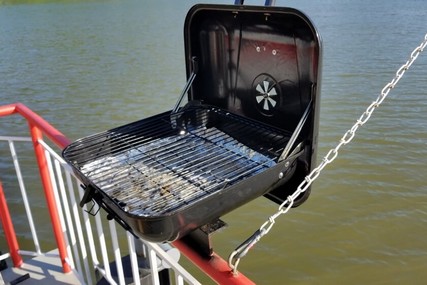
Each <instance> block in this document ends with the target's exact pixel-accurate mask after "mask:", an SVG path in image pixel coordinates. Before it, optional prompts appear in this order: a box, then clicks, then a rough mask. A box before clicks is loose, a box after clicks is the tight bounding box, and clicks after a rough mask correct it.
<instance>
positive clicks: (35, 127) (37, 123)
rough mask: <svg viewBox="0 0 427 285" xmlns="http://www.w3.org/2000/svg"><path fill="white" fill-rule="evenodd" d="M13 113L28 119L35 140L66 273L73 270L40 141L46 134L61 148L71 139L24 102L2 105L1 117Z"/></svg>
mask: <svg viewBox="0 0 427 285" xmlns="http://www.w3.org/2000/svg"><path fill="white" fill-rule="evenodd" d="M13 114H20V115H21V116H22V117H24V118H25V119H26V120H27V122H28V124H29V129H30V134H31V140H32V142H33V146H34V151H35V154H36V159H37V164H38V168H39V172H40V177H41V181H42V184H43V190H44V194H45V198H46V203H47V206H48V211H49V216H50V219H51V222H52V227H53V233H54V236H55V241H56V245H57V247H58V251H59V256H60V258H61V264H62V269H63V271H64V273H68V272H71V267H70V265H69V264H68V263H67V257H68V256H67V245H66V242H65V238H64V233H63V231H62V227H61V222H60V218H59V213H58V207H57V205H56V202H55V194H54V191H53V187H52V183H51V177H50V174H49V170H48V168H47V161H46V155H45V152H44V149H43V146H42V145H41V144H40V143H39V141H40V140H42V139H43V134H45V135H46V136H47V137H48V138H49V139H50V140H51V141H52V142H54V143H55V144H56V145H58V146H59V147H61V148H64V147H65V146H67V145H68V144H69V140H68V139H67V138H66V137H65V136H64V135H63V134H62V133H61V132H60V131H58V130H57V129H55V128H54V127H53V126H51V125H50V124H49V123H48V122H47V121H45V120H44V119H43V118H42V117H40V116H39V115H37V114H36V113H34V112H33V111H31V110H30V109H29V108H28V107H26V106H25V105H24V104H21V103H15V104H11V105H6V106H2V107H0V117H2V116H9V115H13ZM9 238H11V237H9Z"/></svg>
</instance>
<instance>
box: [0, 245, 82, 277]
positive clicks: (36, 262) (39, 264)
mask: <svg viewBox="0 0 427 285" xmlns="http://www.w3.org/2000/svg"><path fill="white" fill-rule="evenodd" d="M27 273H28V274H29V275H30V278H29V279H27V280H24V281H22V282H19V283H18V284H20V285H21V284H22V285H30V284H44V285H54V284H55V285H58V284H61V285H66V284H69V285H78V284H82V283H81V282H80V281H79V279H78V278H77V276H76V275H75V274H74V273H72V272H71V273H67V274H64V273H63V272H62V267H61V262H60V259H59V258H58V251H57V250H53V251H50V252H48V253H47V254H46V255H44V256H38V257H35V258H32V259H28V260H25V262H24V264H23V265H22V266H21V267H20V268H14V267H11V266H10V264H9V268H7V269H5V270H3V271H1V272H0V274H1V275H2V277H3V281H4V282H5V284H9V283H10V282H12V281H14V280H16V278H18V277H20V276H23V275H25V274H27ZM0 283H1V279H0Z"/></svg>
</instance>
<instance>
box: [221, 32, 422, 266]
mask: <svg viewBox="0 0 427 285" xmlns="http://www.w3.org/2000/svg"><path fill="white" fill-rule="evenodd" d="M426 46H427V34H426V35H425V36H424V40H423V42H422V43H421V44H420V45H419V46H417V47H416V48H415V49H414V50H413V51H412V53H411V55H410V58H409V59H408V60H407V61H406V63H405V64H403V65H402V66H401V67H400V68H399V69H398V70H397V71H396V75H395V77H394V78H393V79H392V80H391V81H390V82H389V83H388V84H386V85H385V86H384V88H383V89H382V90H381V94H380V95H379V96H378V97H377V99H376V100H375V101H374V102H372V103H371V104H370V105H369V106H368V108H367V109H366V110H365V112H364V113H363V114H362V115H361V116H360V118H359V119H358V120H357V121H356V123H355V124H354V125H353V126H352V127H351V128H350V129H349V130H348V131H346V132H345V134H344V135H343V137H342V138H341V139H340V141H339V143H338V145H337V146H336V147H335V148H333V149H331V150H329V152H328V153H327V154H326V156H325V157H324V158H323V159H322V162H321V163H320V164H319V165H318V166H317V167H316V168H314V169H313V170H312V171H311V172H310V174H308V175H307V176H306V177H305V178H304V180H303V181H302V182H301V184H299V185H298V187H297V189H296V190H295V192H294V193H293V194H292V195H290V196H288V198H287V199H286V200H285V201H284V202H283V203H282V204H281V205H280V206H279V208H278V210H277V212H276V213H274V214H273V215H271V216H270V217H269V218H268V220H267V221H266V222H265V223H264V224H262V226H261V227H260V228H259V230H257V231H256V232H255V234H254V235H252V239H251V241H252V242H251V246H250V247H248V248H246V250H245V253H244V254H240V256H239V248H240V247H238V248H237V249H236V250H235V251H233V253H232V254H231V255H230V259H229V266H230V268H231V269H232V270H233V272H234V273H235V274H236V272H237V265H238V264H239V262H240V258H242V257H243V256H245V255H246V253H247V251H248V250H249V249H250V248H252V247H253V246H254V245H255V243H257V242H258V241H259V240H260V239H261V237H263V236H264V235H266V234H267V233H268V232H269V231H270V230H271V229H272V227H273V225H274V223H275V222H276V219H277V218H278V217H279V216H281V215H283V214H286V213H287V212H288V211H289V210H290V208H291V207H292V205H293V203H294V201H295V199H296V198H297V197H298V196H299V195H300V194H301V193H304V192H305V191H306V190H307V189H308V188H309V187H310V186H311V184H312V183H313V182H314V181H315V180H316V179H317V177H319V175H320V172H321V171H322V170H323V168H325V166H326V165H328V164H330V163H332V162H333V161H334V160H335V159H336V158H337V157H338V151H339V150H340V149H341V147H342V146H343V145H346V144H348V143H350V142H351V141H352V139H353V138H354V136H355V135H356V132H357V130H358V129H359V128H360V127H361V126H363V125H364V124H365V123H366V122H367V121H368V120H369V118H370V117H371V116H372V113H373V112H374V111H375V109H376V108H378V107H379V106H380V105H381V103H382V102H383V101H384V99H385V98H386V97H387V95H388V93H389V92H390V90H391V89H393V88H394V87H395V86H396V84H397V83H398V82H399V80H400V79H401V78H402V76H403V75H404V74H405V72H406V70H408V69H409V67H410V66H411V65H412V64H413V63H414V61H415V60H416V59H417V57H418V56H419V54H420V53H421V52H422V51H423V50H424V48H425V47H426ZM236 256H238V257H237V258H235V257H236Z"/></svg>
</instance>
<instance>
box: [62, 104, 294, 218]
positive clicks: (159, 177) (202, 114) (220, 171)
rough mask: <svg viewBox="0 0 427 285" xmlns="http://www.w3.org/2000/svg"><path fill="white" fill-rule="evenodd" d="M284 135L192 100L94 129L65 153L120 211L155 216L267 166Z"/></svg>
mask: <svg viewBox="0 0 427 285" xmlns="http://www.w3.org/2000/svg"><path fill="white" fill-rule="evenodd" d="M171 117H172V118H173V119H172V120H171ZM288 139H289V135H287V134H283V133H277V131H276V132H273V130H272V129H269V128H268V127H265V126H262V125H255V124H253V122H252V121H249V120H246V119H244V118H241V117H239V116H236V115H232V114H229V113H226V112H224V111H222V110H219V109H212V108H211V109H204V108H203V109H200V108H193V109H190V110H186V111H185V112H180V113H177V114H173V116H171V115H170V114H163V115H161V116H160V115H159V116H156V117H154V118H153V119H149V120H143V121H140V122H137V123H133V124H130V125H127V126H124V127H120V128H117V129H114V130H111V131H108V132H105V133H101V134H98V135H94V136H93V137H91V138H90V139H86V140H85V141H82V142H81V143H80V145H79V146H78V147H76V150H75V153H76V155H75V156H74V157H73V154H72V152H71V153H69V157H73V158H74V162H75V164H78V165H79V169H80V171H81V173H82V174H83V175H84V176H85V177H86V178H88V179H89V180H90V181H91V183H93V184H94V185H96V186H97V187H98V188H99V189H101V190H102V191H103V192H104V193H105V194H106V195H108V196H109V197H110V198H111V199H113V200H115V201H116V202H117V203H118V204H119V205H120V206H121V207H122V208H123V210H124V211H126V212H128V213H129V214H132V215H136V216H150V217H153V216H160V215H164V214H167V213H171V212H173V211H174V210H177V209H179V208H181V207H183V206H186V205H190V204H191V203H192V202H194V201H197V200H198V199H200V198H202V197H205V196H208V195H211V194H213V193H217V192H218V191H221V190H222V189H224V188H226V187H229V186H231V185H233V184H235V183H237V182H239V181H241V180H243V179H246V178H248V177H251V176H253V175H256V174H258V173H261V172H263V171H264V170H266V169H268V168H270V167H273V166H274V165H275V164H276V161H277V158H278V156H279V155H280V152H281V151H282V150H283V148H284V146H285V145H286V142H287V141H288ZM260 142H261V143H260ZM263 142H264V143H263ZM252 143H253V144H254V145H255V144H256V146H257V148H258V149H257V150H254V149H253V148H251V147H250V146H251V144H252ZM71 160H72V159H71Z"/></svg>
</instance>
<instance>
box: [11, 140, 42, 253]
mask: <svg viewBox="0 0 427 285" xmlns="http://www.w3.org/2000/svg"><path fill="white" fill-rule="evenodd" d="M9 148H10V153H11V155H12V160H13V164H14V166H15V172H16V177H17V178H18V184H19V189H20V190H21V196H22V201H23V203H24V208H25V212H26V213H27V218H28V223H29V226H30V231H31V235H32V237H33V241H34V247H35V249H36V252H37V253H38V254H41V249H40V243H39V239H38V236H37V232H36V227H35V225H34V219H33V215H32V213H31V208H30V204H29V202H28V196H27V191H26V189H25V184H24V179H23V177H22V172H21V168H20V166H19V161H18V155H17V153H16V150H15V145H14V143H13V141H10V140H9Z"/></svg>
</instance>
